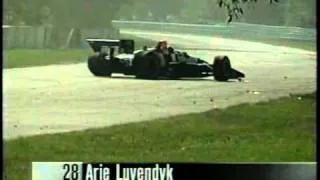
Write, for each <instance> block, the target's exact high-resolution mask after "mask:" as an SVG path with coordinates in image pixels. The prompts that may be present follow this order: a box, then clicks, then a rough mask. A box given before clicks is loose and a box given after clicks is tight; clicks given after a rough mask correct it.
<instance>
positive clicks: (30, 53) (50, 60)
mask: <svg viewBox="0 0 320 180" xmlns="http://www.w3.org/2000/svg"><path fill="white" fill-rule="evenodd" d="M121 38H129V39H131V38H132V39H134V40H135V45H136V48H141V47H142V46H143V45H148V46H154V45H155V42H154V41H151V40H148V39H143V38H138V37H135V36H130V35H121ZM92 53H93V52H92V51H91V49H89V48H88V49H10V50H4V52H3V54H4V58H3V59H4V63H3V67H4V68H21V67H30V66H45V65H52V64H73V63H81V62H85V61H86V58H87V57H88V56H89V55H90V54H92Z"/></svg>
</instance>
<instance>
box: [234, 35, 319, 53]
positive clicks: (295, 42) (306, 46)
mask: <svg viewBox="0 0 320 180" xmlns="http://www.w3.org/2000/svg"><path fill="white" fill-rule="evenodd" d="M239 40H245V41H252V42H260V43H265V44H270V45H275V46H287V47H292V48H299V49H303V50H307V51H314V52H316V51H317V47H316V46H317V41H316V40H314V41H310V40H299V39H266V38H258V37H257V38H249V39H248V38H243V39H239Z"/></svg>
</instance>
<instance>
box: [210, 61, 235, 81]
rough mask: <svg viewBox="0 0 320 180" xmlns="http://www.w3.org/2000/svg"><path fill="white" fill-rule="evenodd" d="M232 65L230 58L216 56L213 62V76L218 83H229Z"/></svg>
mask: <svg viewBox="0 0 320 180" xmlns="http://www.w3.org/2000/svg"><path fill="white" fill-rule="evenodd" d="M230 71H231V63H230V60H229V58H228V56H216V57H215V58H214V60H213V76H214V79H215V80H216V81H228V79H229V74H230Z"/></svg>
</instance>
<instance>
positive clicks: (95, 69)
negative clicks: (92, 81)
mask: <svg viewBox="0 0 320 180" xmlns="http://www.w3.org/2000/svg"><path fill="white" fill-rule="evenodd" d="M87 42H88V43H89V45H90V46H91V48H92V50H93V51H94V52H95V53H96V54H94V55H91V56H89V58H88V61H87V62H88V68H89V70H90V72H91V73H92V74H93V75H95V76H104V77H111V75H112V74H114V73H121V74H124V75H133V76H135V77H136V78H141V79H154V80H156V79H161V78H168V79H180V78H200V77H208V76H213V77H214V79H215V80H216V81H228V80H229V79H238V80H241V78H244V77H245V75H244V73H242V72H240V71H238V70H235V69H233V68H232V67H231V63H230V60H229V58H228V56H216V57H214V59H213V63H212V64H209V63H208V62H207V61H205V60H202V59H200V58H197V57H193V56H190V55H189V54H188V53H186V52H182V51H177V50H174V49H173V48H172V47H169V48H167V47H164V49H165V50H167V51H165V50H163V49H161V48H163V46H162V45H166V44H167V43H166V42H165V41H161V42H159V43H158V44H157V46H156V47H155V48H147V47H146V46H145V47H144V48H143V49H141V50H136V51H135V49H134V46H135V44H134V40H131V39H120V40H110V39H87Z"/></svg>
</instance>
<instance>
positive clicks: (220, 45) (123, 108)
mask: <svg viewBox="0 0 320 180" xmlns="http://www.w3.org/2000/svg"><path fill="white" fill-rule="evenodd" d="M121 33H130V34H134V35H136V36H141V37H144V38H150V39H154V40H159V39H166V40H167V41H168V42H169V43H171V44H172V45H179V47H185V48H189V49H190V48H196V49H198V50H188V53H189V54H191V55H195V56H200V57H201V58H203V59H207V60H208V61H210V62H211V61H212V58H213V57H214V56H216V55H226V54H227V55H228V56H229V57H230V59H231V63H232V66H233V67H234V68H236V69H238V70H240V71H243V72H245V73H246V75H247V78H246V79H245V81H243V82H238V81H231V82H216V81H213V80H212V78H211V77H210V78H203V79H185V80H159V81H148V80H138V79H135V78H134V77H124V76H122V75H118V74H115V75H114V77H113V78H97V77H94V76H92V75H91V74H90V73H89V71H88V70H87V66H86V64H85V63H81V64H73V65H50V66H42V67H29V68H17V69H6V70H3V86H4V87H3V93H4V94H3V95H4V104H3V106H4V113H3V116H4V118H3V119H4V123H3V124H4V138H5V139H12V138H17V137H19V136H29V135H36V134H44V133H54V132H67V131H73V130H83V129H87V128H96V127H102V126H110V125H115V124H120V123H129V122H136V121H144V120H152V119H155V118H159V117H166V116H171V115H177V114H182V113H192V112H201V111H206V110H209V109H212V108H225V107H227V106H231V105H235V104H239V103H244V102H250V103H251V102H258V101H265V100H269V99H274V98H278V97H282V96H288V95H290V93H305V92H312V91H315V90H316V52H310V51H304V50H300V49H293V48H287V47H280V46H271V45H266V44H262V43H253V42H247V41H238V40H232V39H223V38H216V37H208V36H198V35H181V34H170V35H169V34H161V33H151V32H143V31H129V30H127V31H122V32H121ZM201 49H207V50H201ZM208 49H214V50H208ZM83 58H84V60H85V58H86V57H83ZM22 60H23V59H22ZM248 113H250V112H248ZM266 113H268V112H266ZM261 116H263V114H261Z"/></svg>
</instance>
